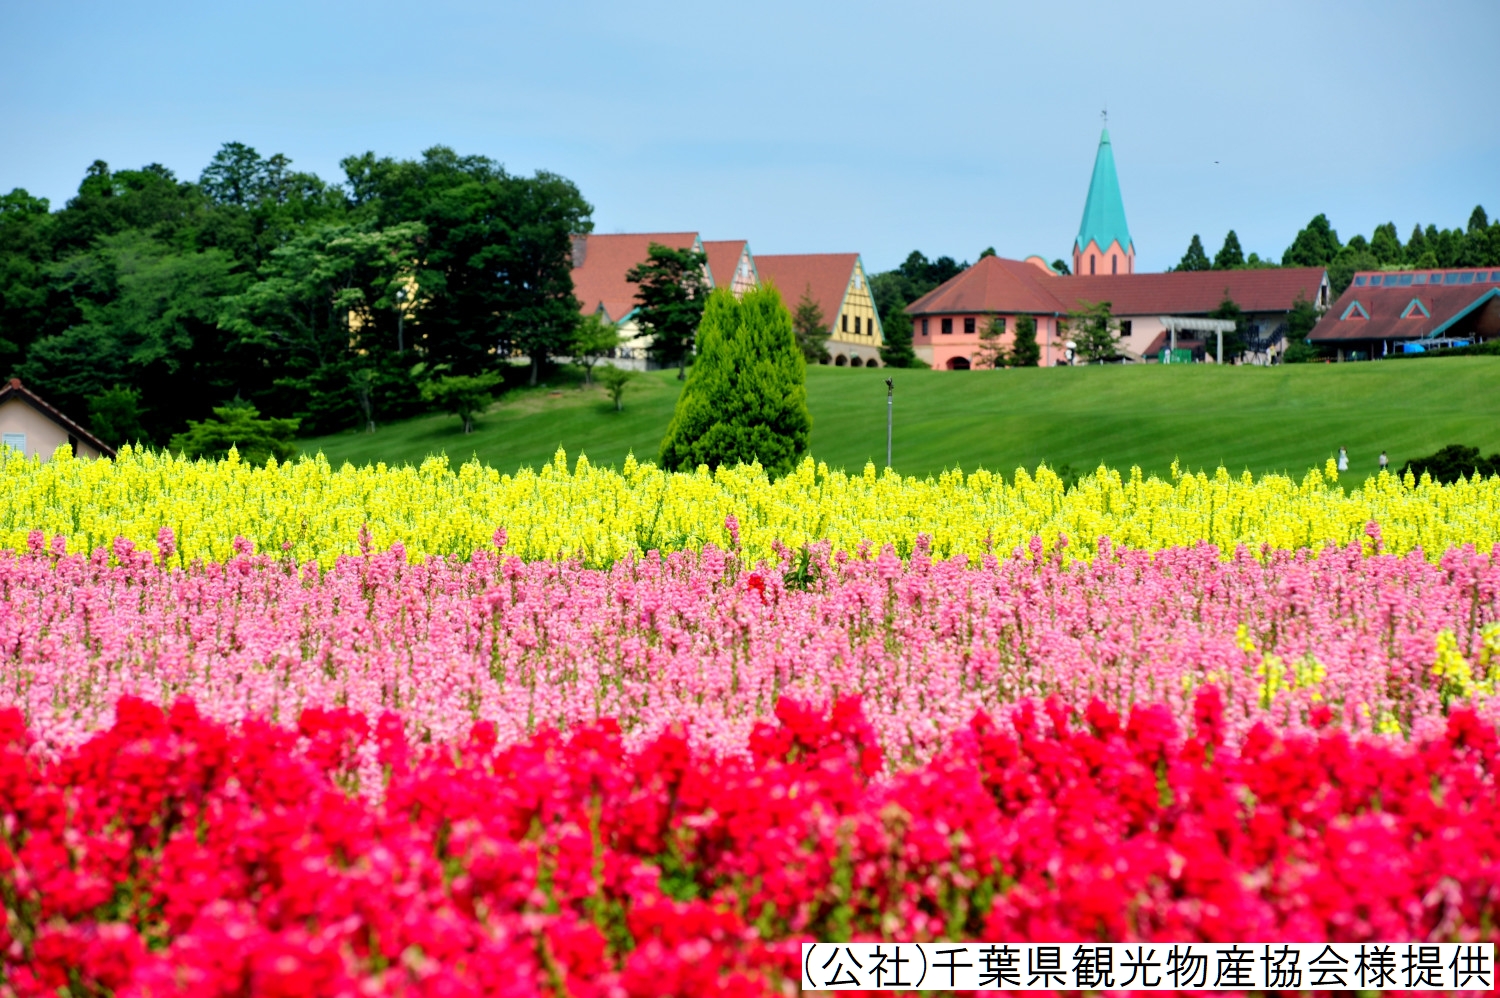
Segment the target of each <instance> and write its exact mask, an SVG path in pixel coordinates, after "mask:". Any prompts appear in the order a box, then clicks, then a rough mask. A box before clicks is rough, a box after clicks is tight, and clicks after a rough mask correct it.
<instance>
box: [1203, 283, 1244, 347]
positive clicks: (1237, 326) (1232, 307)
mask: <svg viewBox="0 0 1500 998" xmlns="http://www.w3.org/2000/svg"><path fill="white" fill-rule="evenodd" d="M1208 317H1209V318H1210V319H1230V320H1232V321H1233V322H1234V330H1233V331H1232V332H1228V333H1225V334H1224V362H1225V363H1226V364H1228V363H1231V362H1233V360H1234V358H1236V357H1238V356H1239V355H1240V354H1242V353H1244V352H1245V347H1246V345H1247V343H1248V341H1249V338H1250V337H1249V328H1250V323H1249V322H1248V321H1247V320H1246V319H1245V313H1244V310H1243V309H1241V308H1240V307H1239V305H1237V304H1235V302H1234V299H1232V298H1230V297H1229V289H1228V288H1225V289H1224V299H1223V300H1222V301H1220V302H1219V307H1218V308H1216V309H1214V310H1213V311H1212V312H1210V313H1208ZM1209 349H1211V350H1217V349H1218V339H1217V337H1214V336H1210V338H1209Z"/></svg>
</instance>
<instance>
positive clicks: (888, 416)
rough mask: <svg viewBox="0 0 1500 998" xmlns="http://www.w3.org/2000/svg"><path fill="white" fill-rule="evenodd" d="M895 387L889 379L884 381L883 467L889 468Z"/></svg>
mask: <svg viewBox="0 0 1500 998" xmlns="http://www.w3.org/2000/svg"><path fill="white" fill-rule="evenodd" d="M895 396H896V386H895V385H894V384H893V383H892V381H891V379H890V378H886V379H885V466H886V467H887V468H889V467H890V466H891V421H892V419H893V416H892V413H893V412H894V408H895V405H896V401H895Z"/></svg>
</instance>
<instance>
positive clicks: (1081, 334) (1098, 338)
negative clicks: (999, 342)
mask: <svg viewBox="0 0 1500 998" xmlns="http://www.w3.org/2000/svg"><path fill="white" fill-rule="evenodd" d="M1201 248H1202V247H1200V249H1201ZM1067 328H1068V332H1070V333H1072V338H1073V344H1074V347H1075V348H1076V350H1077V351H1078V356H1079V357H1081V358H1083V360H1084V362H1085V363H1089V364H1092V363H1095V362H1099V363H1103V362H1104V361H1106V360H1113V359H1114V358H1115V357H1116V356H1118V351H1117V349H1116V347H1115V336H1116V334H1117V333H1118V331H1119V328H1120V324H1119V323H1118V322H1116V321H1115V318H1114V316H1113V315H1112V314H1111V313H1110V303H1109V302H1107V301H1102V302H1099V303H1097V304H1091V303H1089V302H1080V303H1079V306H1078V311H1076V312H1072V313H1070V314H1069V315H1068V322H1067Z"/></svg>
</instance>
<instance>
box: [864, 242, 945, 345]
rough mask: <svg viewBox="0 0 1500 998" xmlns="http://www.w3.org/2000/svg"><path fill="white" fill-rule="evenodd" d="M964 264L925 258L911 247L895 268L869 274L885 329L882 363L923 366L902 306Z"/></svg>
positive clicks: (876, 307) (910, 325) (872, 291)
mask: <svg viewBox="0 0 1500 998" xmlns="http://www.w3.org/2000/svg"><path fill="white" fill-rule="evenodd" d="M968 267H969V265H968V264H967V263H958V262H957V261H955V260H954V259H953V258H952V257H951V256H940V257H938V258H937V259H936V260H929V259H927V257H926V256H925V255H924V254H923V253H921V252H919V251H917V250H913V251H912V252H911V253H909V254H908V255H907V257H906V259H905V260H904V261H902V263H901V266H899V267H897V268H896V269H895V270H888V271H884V272H883V273H879V274H874V275H871V277H870V293H871V295H872V296H873V297H874V299H875V310H876V311H877V312H879V313H880V324H881V330H882V331H883V332H884V333H885V345H884V346H882V347H881V348H880V358H881V361H882V362H883V363H884V364H885V366H886V367H926V366H927V365H926V364H924V363H922V361H921V360H919V359H918V358H917V355H916V352H915V351H914V350H913V349H912V321H911V316H909V315H907V314H906V306H907V305H910V304H911V303H912V302H914V301H916V300H917V299H918V298H920V297H922V296H923V295H925V294H927V292H929V291H931V290H932V289H933V288H935V287H937V286H938V285H939V284H942V283H943V282H944V281H948V280H951V279H952V278H954V277H956V276H958V275H959V274H961V273H963V272H964V271H965V270H967V269H968Z"/></svg>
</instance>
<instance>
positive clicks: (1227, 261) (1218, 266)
mask: <svg viewBox="0 0 1500 998" xmlns="http://www.w3.org/2000/svg"><path fill="white" fill-rule="evenodd" d="M1188 252H1189V253H1191V252H1192V249H1191V247H1190V248H1189V249H1188ZM1244 265H1245V253H1244V251H1243V250H1241V249H1240V237H1239V236H1237V235H1235V233H1234V230H1233V229H1230V230H1229V235H1227V236H1225V237H1224V245H1223V246H1221V247H1220V248H1219V252H1218V253H1216V254H1214V270H1233V269H1235V268H1236V267H1243V266H1244Z"/></svg>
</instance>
